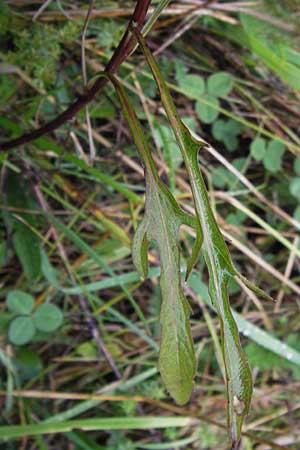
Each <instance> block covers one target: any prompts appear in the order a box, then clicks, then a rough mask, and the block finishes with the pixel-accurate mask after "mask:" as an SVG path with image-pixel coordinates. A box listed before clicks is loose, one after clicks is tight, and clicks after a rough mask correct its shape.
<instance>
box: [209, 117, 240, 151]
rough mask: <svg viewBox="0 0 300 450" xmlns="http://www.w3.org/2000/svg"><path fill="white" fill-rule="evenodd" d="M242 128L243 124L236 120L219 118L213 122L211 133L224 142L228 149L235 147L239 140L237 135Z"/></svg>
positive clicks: (232, 149)
mask: <svg viewBox="0 0 300 450" xmlns="http://www.w3.org/2000/svg"><path fill="white" fill-rule="evenodd" d="M242 130H243V126H242V125H241V124H240V123H239V122H237V121H236V120H233V119H229V120H223V119H219V120H216V121H215V122H214V123H213V126H212V134H213V137H214V138H215V139H217V140H218V141H221V142H223V143H224V145H225V147H226V148H227V150H229V151H234V150H236V149H237V147H238V144H239V140H238V136H239V134H240V133H241V131H242Z"/></svg>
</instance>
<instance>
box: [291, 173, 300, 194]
mask: <svg viewBox="0 0 300 450" xmlns="http://www.w3.org/2000/svg"><path fill="white" fill-rule="evenodd" d="M290 193H291V194H292V195H293V196H294V197H295V198H296V199H298V200H299V198H300V177H294V178H292V179H291V181H290Z"/></svg>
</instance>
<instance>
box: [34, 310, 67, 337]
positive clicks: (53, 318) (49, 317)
mask: <svg viewBox="0 0 300 450" xmlns="http://www.w3.org/2000/svg"><path fill="white" fill-rule="evenodd" d="M33 321H34V324H35V326H36V328H37V329H38V330H39V331H44V332H45V333H50V332H52V331H55V330H56V329H57V328H58V327H60V325H61V324H62V322H63V313H62V311H61V310H60V309H59V308H58V307H57V306H55V305H51V304H49V303H45V304H43V305H40V306H38V308H37V309H36V310H35V312H34V314H33Z"/></svg>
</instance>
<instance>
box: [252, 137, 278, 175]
mask: <svg viewBox="0 0 300 450" xmlns="http://www.w3.org/2000/svg"><path fill="white" fill-rule="evenodd" d="M284 151H285V146H284V144H282V143H281V142H279V141H275V140H273V139H272V140H271V141H269V142H268V141H266V139H264V138H261V137H257V138H255V139H254V140H253V141H252V142H251V146H250V152H251V155H252V156H253V158H254V159H255V160H256V161H262V162H263V165H264V167H265V169H267V170H268V171H269V172H271V173H276V172H278V171H279V170H281V163H282V161H281V159H282V156H283V154H284Z"/></svg>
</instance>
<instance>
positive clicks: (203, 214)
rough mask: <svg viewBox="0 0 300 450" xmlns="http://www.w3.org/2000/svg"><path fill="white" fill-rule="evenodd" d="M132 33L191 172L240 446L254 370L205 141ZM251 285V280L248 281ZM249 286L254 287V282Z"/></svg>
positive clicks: (230, 407) (231, 422)
mask: <svg viewBox="0 0 300 450" xmlns="http://www.w3.org/2000/svg"><path fill="white" fill-rule="evenodd" d="M133 32H134V34H135V36H136V38H137V40H138V41H139V44H140V46H141V48H142V50H143V52H144V54H145V57H146V59H147V62H148V64H149V66H150V68H151V71H152V73H153V76H154V78H155V81H156V83H157V87H158V89H159V92H160V96H161V100H162V103H163V106H164V109H165V111H166V113H167V116H168V119H169V122H170V124H171V127H172V129H173V131H174V134H175V136H176V139H177V142H178V145H179V147H180V149H181V152H182V155H183V158H184V161H185V165H186V168H187V171H188V175H189V179H190V183H191V187H192V193H193V199H194V205H195V210H196V213H197V216H198V219H199V221H200V224H201V228H202V231H203V247H202V249H203V250H202V251H203V253H204V257H205V260H206V264H207V266H208V270H209V276H210V282H209V291H210V296H211V299H212V302H213V305H214V306H215V308H216V311H217V313H218V316H219V320H220V327H221V345H222V350H223V357H224V365H225V373H226V384H227V394H228V428H229V430H230V435H231V440H232V446H233V448H237V446H238V442H239V440H240V435H241V427H242V424H243V420H244V417H245V415H247V414H248V412H249V408H250V402H251V396H252V377H251V371H250V368H249V365H248V362H247V359H246V356H245V354H244V351H243V349H242V347H241V344H240V340H239V334H238V329H237V325H236V322H235V320H234V318H233V315H232V312H231V308H230V304H229V300H228V293H227V284H228V281H229V279H230V277H232V276H234V275H238V273H237V270H236V269H235V268H234V266H233V264H232V261H231V258H230V254H229V251H228V249H227V246H226V244H225V241H224V239H223V236H222V234H221V232H220V230H219V227H218V225H217V222H216V220H215V218H214V215H213V213H212V210H211V207H210V204H209V199H208V194H207V191H206V187H205V183H204V180H203V178H202V174H201V172H200V169H199V164H198V151H199V149H201V148H203V147H205V145H206V144H205V143H204V142H201V141H197V140H196V139H195V138H193V137H192V136H191V134H190V132H189V130H188V129H187V128H186V127H185V125H184V124H183V123H182V122H181V120H180V119H179V116H178V113H177V111H176V108H175V105H174V103H173V100H172V97H171V95H170V93H169V91H168V88H167V85H166V83H165V81H164V79H163V78H162V76H161V74H160V70H159V67H158V66H157V64H156V61H155V60H154V58H153V56H152V54H151V52H150V51H149V49H148V47H147V46H146V44H145V41H144V40H143V38H142V36H141V34H140V33H139V31H138V30H137V29H136V28H134V29H133ZM247 285H248V287H250V284H249V282H247ZM250 288H253V286H252V285H251V287H250Z"/></svg>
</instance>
